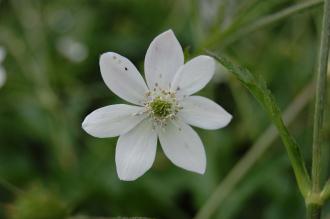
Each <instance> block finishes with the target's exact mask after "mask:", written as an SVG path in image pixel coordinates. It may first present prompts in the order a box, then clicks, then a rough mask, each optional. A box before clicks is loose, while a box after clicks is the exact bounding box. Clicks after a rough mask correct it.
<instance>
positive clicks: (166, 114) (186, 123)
mask: <svg viewBox="0 0 330 219" xmlns="http://www.w3.org/2000/svg"><path fill="white" fill-rule="evenodd" d="M100 68H101V74H102V77H103V80H104V82H105V83H106V85H107V86H108V87H109V89H110V90H111V91H112V92H114V93H115V94H116V95H118V96H119V97H121V98H122V99H124V100H126V101H128V102H130V103H132V104H134V105H127V104H116V105H110V106H105V107H102V108H100V109H97V110H95V111H94V112H92V113H91V114H89V115H88V116H87V117H86V118H85V120H84V122H83V123H82V127H83V129H84V130H85V131H86V132H87V133H89V134H90V135H92V136H95V137H99V138H105V137H115V136H119V139H118V142H117V147H116V167H117V173H118V176H119V178H120V179H121V180H127V181H130V180H135V179H136V178H138V177H140V176H142V175H143V174H144V173H145V172H146V171H147V170H148V169H150V168H151V166H152V164H153V162H154V160H155V155H156V147H157V139H159V141H160V144H161V147H162V149H163V151H164V153H165V155H166V156H167V157H168V158H169V159H170V160H171V161H172V162H173V163H174V164H175V165H177V166H179V167H181V168H184V169H186V170H189V171H193V172H197V173H200V174H203V173H204V172H205V169H206V156H205V151H204V146H203V143H202V141H201V139H200V138H199V136H198V134H197V133H196V132H195V131H194V130H193V129H192V128H191V127H190V125H193V126H196V127H200V128H204V129H219V128H222V127H224V126H226V125H227V124H228V123H229V122H230V120H231V118H232V116H231V115H230V114H229V113H227V112H226V111H225V110H224V109H223V108H222V107H221V106H219V105H218V104H216V103H215V102H213V101H212V100H209V99H207V98H205V97H201V96H191V95H192V94H194V93H196V92H197V91H199V90H201V89H202V88H203V87H204V86H205V85H206V84H207V83H208V82H209V81H210V80H211V78H212V77H213V74H214V68H215V63H214V60H213V58H211V57H209V56H204V55H201V56H198V57H195V58H194V59H192V60H190V61H189V62H187V63H186V64H184V57H183V51H182V48H181V46H180V44H179V42H178V40H177V39H176V37H175V35H174V33H173V31H172V30H168V31H166V32H164V33H162V34H160V35H159V36H157V37H156V38H155V39H154V40H153V41H152V42H151V44H150V46H149V49H148V50H147V54H146V57H145V63H144V69H145V77H146V81H147V84H146V83H145V82H144V80H143V78H142V76H141V75H140V74H139V72H138V70H137V69H136V67H135V66H134V65H133V64H132V63H131V62H130V61H129V60H128V59H127V58H125V57H123V56H121V55H119V54H117V53H114V52H107V53H104V54H102V55H101V58H100Z"/></svg>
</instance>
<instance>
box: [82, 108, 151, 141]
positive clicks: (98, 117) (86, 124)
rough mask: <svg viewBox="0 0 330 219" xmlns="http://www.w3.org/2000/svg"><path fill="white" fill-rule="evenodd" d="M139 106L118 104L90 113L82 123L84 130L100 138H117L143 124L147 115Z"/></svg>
mask: <svg viewBox="0 0 330 219" xmlns="http://www.w3.org/2000/svg"><path fill="white" fill-rule="evenodd" d="M142 111H143V108H142V107H139V106H130V105H126V104H116V105H110V106H106V107H102V108H99V109H97V110H95V111H93V112H92V113H90V114H89V115H88V116H87V117H86V118H85V120H84V121H83V123H82V128H83V129H84V130H85V131H86V132H87V133H88V134H90V135H92V136H94V137H98V138H107V137H115V136H118V135H121V134H124V133H126V132H128V131H129V130H131V129H132V128H134V127H135V126H136V125H137V124H138V123H139V122H141V121H142V120H143V119H144V118H145V115H144V114H142V115H136V114H137V113H139V112H142Z"/></svg>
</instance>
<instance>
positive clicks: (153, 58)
mask: <svg viewBox="0 0 330 219" xmlns="http://www.w3.org/2000/svg"><path fill="white" fill-rule="evenodd" d="M183 63H184V56H183V51H182V48H181V45H180V43H179V42H178V40H177V39H176V37H175V35H174V33H173V31H172V30H168V31H166V32H164V33H162V34H160V35H158V36H157V37H156V38H155V39H154V40H153V41H152V42H151V44H150V46H149V48H148V50H147V54H146V57H145V60H144V71H145V76H146V80H147V83H148V86H149V88H150V89H153V88H154V87H155V86H156V83H157V84H158V85H159V86H160V87H161V88H163V89H169V88H170V85H169V84H170V82H171V81H172V80H173V77H174V75H175V73H176V72H177V70H178V69H179V67H180V66H182V65H183Z"/></svg>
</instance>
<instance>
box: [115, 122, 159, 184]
mask: <svg viewBox="0 0 330 219" xmlns="http://www.w3.org/2000/svg"><path fill="white" fill-rule="evenodd" d="M156 149H157V133H156V132H155V130H154V129H153V127H152V123H151V121H150V120H144V121H143V122H141V123H140V124H139V125H137V126H136V127H135V128H134V129H132V130H131V131H130V132H128V133H126V134H125V135H121V136H120V137H119V139H118V142H117V147H116V167H117V173H118V176H119V178H120V179H121V180H125V181H131V180H135V179H137V178H138V177H140V176H142V175H143V174H144V173H145V172H147V170H149V169H150V168H151V166H152V164H153V162H154V160H155V156H156Z"/></svg>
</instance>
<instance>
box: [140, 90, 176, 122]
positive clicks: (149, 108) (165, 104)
mask: <svg viewBox="0 0 330 219" xmlns="http://www.w3.org/2000/svg"><path fill="white" fill-rule="evenodd" d="M180 109H182V107H180V105H179V104H178V102H177V99H176V96H175V92H173V91H165V90H162V89H161V88H159V87H157V88H155V89H154V90H153V91H149V92H148V93H146V101H145V112H146V113H148V114H149V116H150V117H151V118H152V119H153V121H154V125H155V126H156V125H159V126H166V124H167V122H168V120H171V119H175V117H176V114H177V113H178V112H179V110H180Z"/></svg>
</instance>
